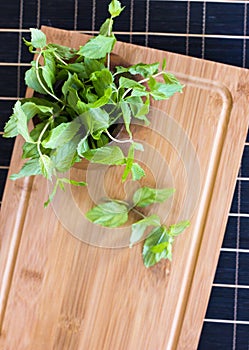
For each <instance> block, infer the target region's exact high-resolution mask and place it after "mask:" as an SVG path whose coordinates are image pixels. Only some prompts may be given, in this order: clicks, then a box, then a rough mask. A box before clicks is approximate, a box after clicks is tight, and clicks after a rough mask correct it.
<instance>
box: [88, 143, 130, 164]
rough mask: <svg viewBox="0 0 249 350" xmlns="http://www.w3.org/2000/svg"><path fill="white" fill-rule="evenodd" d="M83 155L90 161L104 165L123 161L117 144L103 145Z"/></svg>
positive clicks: (122, 162) (123, 157) (122, 155)
mask: <svg viewBox="0 0 249 350" xmlns="http://www.w3.org/2000/svg"><path fill="white" fill-rule="evenodd" d="M83 156H84V157H85V158H86V159H88V160H90V161H91V162H92V163H98V164H106V165H122V164H124V163H125V156H124V154H123V152H122V150H121V148H119V147H118V146H104V147H101V148H97V149H91V150H89V151H87V152H85V153H84V154H83Z"/></svg>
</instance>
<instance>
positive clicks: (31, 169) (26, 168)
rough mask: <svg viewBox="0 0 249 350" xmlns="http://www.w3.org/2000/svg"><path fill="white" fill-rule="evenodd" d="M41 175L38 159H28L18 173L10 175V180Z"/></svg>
mask: <svg viewBox="0 0 249 350" xmlns="http://www.w3.org/2000/svg"><path fill="white" fill-rule="evenodd" d="M40 174H42V171H41V167H40V163H39V159H38V158H36V159H29V160H28V161H27V162H26V163H25V164H24V165H23V167H22V168H21V170H20V171H19V173H17V174H12V175H10V179H11V180H17V179H19V178H21V177H24V176H32V175H40Z"/></svg>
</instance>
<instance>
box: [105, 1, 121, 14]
mask: <svg viewBox="0 0 249 350" xmlns="http://www.w3.org/2000/svg"><path fill="white" fill-rule="evenodd" d="M123 9H124V7H121V3H120V1H118V0H112V1H111V3H110V4H109V6H108V11H109V13H110V15H111V16H112V17H113V18H114V17H117V16H119V15H120V13H121V12H122V11H123Z"/></svg>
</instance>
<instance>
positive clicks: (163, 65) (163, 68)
mask: <svg viewBox="0 0 249 350" xmlns="http://www.w3.org/2000/svg"><path fill="white" fill-rule="evenodd" d="M165 68H166V58H164V59H163V63H162V70H165Z"/></svg>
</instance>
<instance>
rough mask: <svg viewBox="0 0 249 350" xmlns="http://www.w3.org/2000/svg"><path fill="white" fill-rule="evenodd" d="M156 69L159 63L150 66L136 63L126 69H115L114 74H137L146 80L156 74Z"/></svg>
mask: <svg viewBox="0 0 249 350" xmlns="http://www.w3.org/2000/svg"><path fill="white" fill-rule="evenodd" d="M158 68H159V63H157V62H156V63H151V64H145V63H137V64H135V65H133V66H130V67H128V68H124V67H116V72H117V73H118V74H121V73H126V72H129V73H130V74H132V75H136V74H139V75H141V76H142V77H144V78H148V77H150V76H151V75H153V74H156V73H158Z"/></svg>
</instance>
